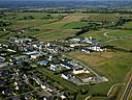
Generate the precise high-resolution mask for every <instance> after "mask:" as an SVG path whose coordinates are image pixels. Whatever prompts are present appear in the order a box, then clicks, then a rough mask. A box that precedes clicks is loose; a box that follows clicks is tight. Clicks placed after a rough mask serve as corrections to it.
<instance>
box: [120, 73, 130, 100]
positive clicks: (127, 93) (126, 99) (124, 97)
mask: <svg viewBox="0 0 132 100" xmlns="http://www.w3.org/2000/svg"><path fill="white" fill-rule="evenodd" d="M131 91H132V74H131V76H130V79H129V81H128V83H127V85H126V88H125V90H124V93H123V95H122V96H121V99H120V100H129V96H131Z"/></svg>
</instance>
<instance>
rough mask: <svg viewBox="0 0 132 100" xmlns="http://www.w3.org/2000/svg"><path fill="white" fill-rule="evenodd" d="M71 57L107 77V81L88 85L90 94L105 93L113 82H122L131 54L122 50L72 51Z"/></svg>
mask: <svg viewBox="0 0 132 100" xmlns="http://www.w3.org/2000/svg"><path fill="white" fill-rule="evenodd" d="M69 55H70V56H71V57H73V58H75V59H77V60H79V61H81V62H83V63H84V64H86V65H88V66H89V65H90V66H91V68H92V69H94V70H95V71H96V72H98V73H99V74H101V75H104V76H106V77H107V78H108V79H109V82H107V83H101V84H97V85H93V86H90V93H91V94H106V93H107V92H108V90H109V89H110V87H111V86H112V85H113V84H116V83H120V82H123V79H124V77H125V76H126V74H127V72H129V70H130V68H131V65H132V62H131V59H132V54H131V53H124V52H105V53H102V54H101V55H100V53H93V54H87V55H86V54H84V53H80V52H73V53H70V54H69Z"/></svg>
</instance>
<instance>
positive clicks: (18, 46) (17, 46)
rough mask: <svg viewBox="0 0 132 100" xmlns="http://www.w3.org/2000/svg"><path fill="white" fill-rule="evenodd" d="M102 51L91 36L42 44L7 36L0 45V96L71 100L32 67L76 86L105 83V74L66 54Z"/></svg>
mask: <svg viewBox="0 0 132 100" xmlns="http://www.w3.org/2000/svg"><path fill="white" fill-rule="evenodd" d="M106 50H107V49H106V48H102V46H101V44H100V43H98V42H97V41H96V39H94V38H92V37H89V38H71V39H68V40H59V41H53V42H45V43H44V42H40V41H39V40H37V39H36V38H34V37H26V36H22V37H20V36H14V37H10V38H9V39H8V43H6V44H0V68H1V69H2V70H0V78H1V80H0V95H1V96H2V97H5V98H6V99H11V100H19V99H16V98H21V99H23V100H31V98H34V99H35V98H36V99H39V100H51V98H60V100H67V98H72V100H73V96H72V95H71V94H68V93H67V91H66V90H60V89H59V88H58V87H56V86H55V85H54V84H53V82H52V81H51V79H50V78H49V77H47V76H44V75H43V73H41V72H40V71H39V70H36V69H37V68H38V69H40V70H41V68H45V69H46V70H49V71H52V72H53V73H54V74H57V75H59V76H60V78H62V79H64V80H66V81H68V82H72V83H73V84H76V85H85V84H98V83H101V82H107V81H108V79H107V78H106V77H105V76H102V75H99V74H98V73H96V72H95V71H94V70H93V69H91V67H90V66H86V65H85V64H83V63H81V62H79V61H77V60H74V59H72V58H70V57H68V56H67V55H66V53H67V52H71V51H81V52H84V53H86V54H90V53H91V52H105V51H106ZM22 91H24V92H22ZM29 91H30V92H29ZM18 94H19V96H18ZM54 100H55V99H54ZM68 100H69V99H68Z"/></svg>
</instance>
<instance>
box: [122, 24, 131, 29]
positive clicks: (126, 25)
mask: <svg viewBox="0 0 132 100" xmlns="http://www.w3.org/2000/svg"><path fill="white" fill-rule="evenodd" d="M122 27H123V28H131V29H132V22H127V23H125V24H124V25H123V26H122Z"/></svg>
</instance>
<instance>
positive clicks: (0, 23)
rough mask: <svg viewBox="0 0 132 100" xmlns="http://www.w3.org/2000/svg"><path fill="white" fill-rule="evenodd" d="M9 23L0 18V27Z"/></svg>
mask: <svg viewBox="0 0 132 100" xmlns="http://www.w3.org/2000/svg"><path fill="white" fill-rule="evenodd" d="M9 25H11V23H10V22H8V21H3V20H0V27H6V26H9Z"/></svg>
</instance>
